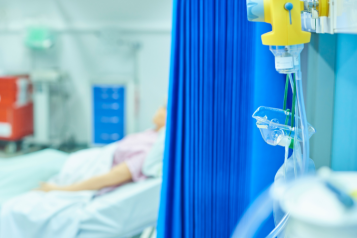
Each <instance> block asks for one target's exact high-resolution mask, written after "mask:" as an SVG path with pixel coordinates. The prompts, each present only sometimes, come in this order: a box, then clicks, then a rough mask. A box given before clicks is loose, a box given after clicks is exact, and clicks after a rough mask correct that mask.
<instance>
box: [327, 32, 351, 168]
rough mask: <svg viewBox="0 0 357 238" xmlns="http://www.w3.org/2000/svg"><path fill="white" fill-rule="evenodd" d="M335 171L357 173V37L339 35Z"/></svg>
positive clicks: (333, 154) (334, 141) (337, 46)
mask: <svg viewBox="0 0 357 238" xmlns="http://www.w3.org/2000/svg"><path fill="white" fill-rule="evenodd" d="M336 48H337V54H336V70H335V72H336V85H335V111H334V122H333V139H332V145H333V146H332V168H333V169H334V170H338V171H357V124H356V121H357V110H356V108H357V97H356V95H357V35H347V34H340V35H338V40H337V44H336Z"/></svg>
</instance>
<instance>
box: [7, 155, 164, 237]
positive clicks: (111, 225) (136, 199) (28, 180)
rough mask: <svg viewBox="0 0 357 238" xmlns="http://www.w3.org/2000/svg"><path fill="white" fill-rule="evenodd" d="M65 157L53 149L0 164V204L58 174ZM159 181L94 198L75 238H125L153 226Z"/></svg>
mask: <svg viewBox="0 0 357 238" xmlns="http://www.w3.org/2000/svg"><path fill="white" fill-rule="evenodd" d="M68 156H69V154H67V153H63V152H60V151H57V150H53V149H47V150H43V151H39V152H34V153H30V154H27V155H23V156H19V157H17V158H14V159H6V160H4V159H1V160H0V191H2V192H1V193H0V202H3V201H6V200H8V199H10V198H11V196H16V195H18V194H21V193H24V192H26V191H29V190H31V189H33V188H35V187H37V186H38V184H39V182H41V181H46V180H47V179H48V178H50V177H51V176H53V175H54V174H56V173H58V171H59V170H60V169H61V167H62V166H63V164H64V162H65V161H66V159H67V158H68ZM160 188H161V179H158V178H155V179H147V180H145V181H142V182H137V183H128V184H125V185H122V186H120V187H119V188H117V189H116V190H114V191H113V192H111V193H108V194H105V195H102V196H99V197H95V198H93V199H92V200H91V201H90V202H89V203H87V204H86V205H85V206H84V208H83V209H82V211H81V213H82V214H81V217H82V218H81V223H80V228H79V231H78V235H77V237H78V238H92V237H93V238H94V237H101V238H106V237H108V238H124V237H125V238H126V237H133V236H135V235H138V234H140V233H141V232H142V231H143V230H144V229H145V228H147V227H149V226H155V225H156V221H157V215H158V207H159V198H160ZM0 209H1V204H0Z"/></svg>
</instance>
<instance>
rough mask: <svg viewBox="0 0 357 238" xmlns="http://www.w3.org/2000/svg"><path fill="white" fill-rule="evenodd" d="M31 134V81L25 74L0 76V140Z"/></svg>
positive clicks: (14, 139)
mask: <svg viewBox="0 0 357 238" xmlns="http://www.w3.org/2000/svg"><path fill="white" fill-rule="evenodd" d="M31 134H33V103H32V83H31V81H30V79H29V77H28V76H27V75H19V76H0V140H4V141H18V140H21V139H22V138H24V137H25V136H28V135H31Z"/></svg>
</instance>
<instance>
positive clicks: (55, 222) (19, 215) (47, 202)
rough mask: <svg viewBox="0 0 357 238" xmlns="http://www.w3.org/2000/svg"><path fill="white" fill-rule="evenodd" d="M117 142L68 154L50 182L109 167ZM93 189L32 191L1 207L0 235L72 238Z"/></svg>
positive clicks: (85, 175) (67, 181)
mask: <svg viewBox="0 0 357 238" xmlns="http://www.w3.org/2000/svg"><path fill="white" fill-rule="evenodd" d="M115 148H116V144H111V145H109V146H106V147H104V148H95V149H88V150H83V151H81V152H77V153H74V154H72V155H71V156H70V158H69V159H68V160H67V162H66V163H65V165H64V168H63V169H62V171H61V173H60V174H58V175H57V176H56V177H54V178H52V179H51V180H50V182H53V183H56V184H59V185H67V184H72V183H75V182H78V181H82V180H84V179H87V178H90V177H93V176H95V175H99V174H103V173H105V172H107V171H109V170H110V168H111V166H112V158H113V154H114V150H115ZM94 194H95V191H84V192H77V193H69V192H50V193H43V192H37V191H32V192H29V193H27V194H25V195H22V196H19V197H16V198H14V199H12V200H10V201H8V202H6V203H5V204H3V206H2V207H1V213H0V238H10V237H11V238H50V237H56V238H74V237H76V236H77V233H78V231H79V224H80V222H81V219H82V213H83V208H84V207H86V205H87V204H88V203H89V202H90V201H91V199H92V198H93V195H94Z"/></svg>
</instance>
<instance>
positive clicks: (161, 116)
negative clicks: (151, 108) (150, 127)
mask: <svg viewBox="0 0 357 238" xmlns="http://www.w3.org/2000/svg"><path fill="white" fill-rule="evenodd" d="M152 121H153V122H154V124H155V130H156V131H158V130H160V129H161V128H163V127H164V126H165V125H166V107H165V106H162V107H160V108H159V109H158V110H157V111H156V113H155V116H154V118H153V119H152Z"/></svg>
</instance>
